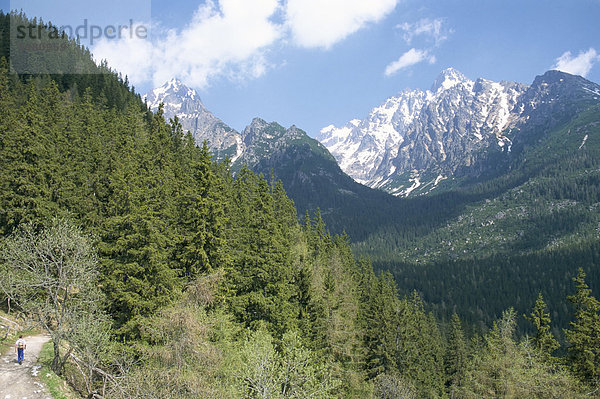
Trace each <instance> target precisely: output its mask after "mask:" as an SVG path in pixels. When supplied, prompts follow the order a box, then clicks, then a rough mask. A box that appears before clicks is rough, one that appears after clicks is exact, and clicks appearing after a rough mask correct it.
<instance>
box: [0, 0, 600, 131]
mask: <svg viewBox="0 0 600 399" xmlns="http://www.w3.org/2000/svg"><path fill="white" fill-rule="evenodd" d="M8 4H9V3H8V2H7V1H6V0H0V7H2V9H3V10H7V9H8V8H9V5H8ZM15 6H16V7H15ZM10 7H12V8H23V9H24V10H25V11H26V12H27V14H28V15H30V16H32V15H39V16H42V17H43V18H44V20H52V21H54V22H56V23H57V24H59V25H60V24H72V25H76V24H79V23H81V21H82V20H83V19H84V18H88V19H89V20H90V21H96V23H98V24H105V25H106V24H109V23H114V24H116V23H126V22H127V21H129V19H133V20H134V21H135V22H136V23H138V24H140V25H144V26H147V27H149V28H151V35H150V38H148V39H146V40H141V39H139V40H133V39H131V38H124V39H122V40H120V41H115V40H109V39H106V38H101V39H98V40H97V41H96V42H95V43H94V44H93V45H92V50H93V52H94V54H95V55H96V56H98V57H102V58H107V59H108V61H109V64H111V65H113V66H114V67H115V68H117V69H119V70H121V71H123V73H126V74H128V76H129V78H130V81H132V82H133V83H134V84H135V86H136V88H137V89H138V91H142V92H144V91H147V90H149V89H150V88H152V87H154V86H157V85H160V84H162V83H163V82H164V81H166V80H168V79H169V78H170V77H179V78H180V79H182V80H183V81H184V83H186V84H188V85H189V86H191V87H194V88H196V89H197V90H198V92H199V93H200V95H201V97H202V99H203V102H204V103H205V105H206V107H207V108H208V109H209V110H211V111H212V112H213V113H214V114H215V115H217V116H218V117H220V118H221V119H223V121H224V122H225V123H227V124H229V125H231V126H232V127H234V128H236V129H238V130H241V129H243V128H244V126H246V125H247V124H249V123H250V121H251V120H252V118H253V117H255V116H259V117H261V118H264V119H266V120H268V121H278V122H279V123H281V124H282V125H284V126H290V125H292V124H295V125H297V126H298V127H300V128H303V129H304V130H306V131H307V132H308V133H309V134H310V135H312V136H314V135H315V134H316V133H317V132H318V131H319V130H320V129H321V128H322V127H324V126H326V125H329V124H335V125H337V126H339V125H343V124H344V123H346V122H347V121H349V120H350V119H353V118H362V117H364V116H366V115H367V114H368V112H369V110H370V109H371V108H372V107H374V106H377V105H379V104H380V103H381V102H383V100H385V98H387V97H389V96H392V95H394V94H396V93H398V92H399V91H401V90H403V89H407V88H412V89H414V88H419V89H428V88H429V87H430V86H431V84H432V82H433V80H434V79H435V77H436V76H437V75H438V74H439V72H440V71H441V70H443V69H445V68H448V67H453V68H456V69H458V70H459V71H461V72H463V73H464V74H465V75H466V76H467V77H469V78H471V79H475V78H477V77H484V78H487V79H491V80H513V81H518V82H522V83H531V81H532V80H533V79H534V78H535V76H536V75H539V74H542V73H543V72H545V71H546V70H548V69H552V68H559V69H563V70H565V71H568V72H573V73H577V74H581V75H584V76H586V77H587V78H588V79H590V80H592V81H594V82H600V65H599V64H600V56H599V54H600V23H599V22H598V21H599V20H600V0H569V1H552V0H548V1H542V0H537V1H533V0H520V1H512V0H502V1H500V0H496V1H491V0H469V1H465V0H460V1H459V0H454V1H453V0H445V1H427V0H425V1H416V0H403V1H399V0H213V1H212V2H205V1H191V0H171V1H168V2H165V1H149V0H143V1H142V0H133V1H129V0H128V1H122V0H121V1H116V0H106V1H103V2H97V3H93V2H81V1H78V2H76V1H72V0H54V1H48V0H20V1H19V0H13V1H11V2H10ZM114 21H116V22H114ZM88 44H89V43H88Z"/></svg>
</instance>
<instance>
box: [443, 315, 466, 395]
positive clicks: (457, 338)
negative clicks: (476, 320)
mask: <svg viewBox="0 0 600 399" xmlns="http://www.w3.org/2000/svg"><path fill="white" fill-rule="evenodd" d="M468 356H469V352H468V349H467V342H466V338H465V333H464V331H463V328H462V324H461V321H460V318H459V317H458V315H457V314H456V313H454V314H452V319H451V321H450V331H449V332H448V347H447V349H446V355H445V358H444V364H445V366H446V376H447V378H448V380H447V382H446V385H447V386H448V388H449V391H450V397H452V398H454V397H457V392H458V391H459V390H460V389H461V387H462V386H463V385H464V383H465V373H466V371H467V361H468Z"/></svg>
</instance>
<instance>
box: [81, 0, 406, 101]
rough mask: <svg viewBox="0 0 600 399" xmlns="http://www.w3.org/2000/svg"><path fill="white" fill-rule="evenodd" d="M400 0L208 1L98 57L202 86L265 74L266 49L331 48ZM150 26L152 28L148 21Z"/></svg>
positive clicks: (100, 46)
mask: <svg viewBox="0 0 600 399" xmlns="http://www.w3.org/2000/svg"><path fill="white" fill-rule="evenodd" d="M399 1H400V0H368V1H365V0H252V1H249V0H207V1H206V2H204V3H203V4H202V5H201V6H199V7H198V9H197V10H196V12H195V13H194V15H193V16H192V17H191V20H190V22H189V23H188V24H187V25H186V26H184V27H183V28H178V29H168V30H167V29H165V28H163V27H161V26H158V25H153V26H152V27H151V28H152V33H153V35H152V40H141V39H137V38H133V39H132V38H123V39H121V40H109V39H107V38H103V39H100V40H99V41H97V43H96V44H95V45H94V46H93V48H92V52H93V54H94V56H95V58H96V60H98V61H99V60H102V59H106V60H107V61H108V63H109V65H110V66H111V67H112V68H114V69H117V70H118V71H120V72H121V73H123V75H128V76H129V80H130V81H131V82H132V83H133V84H136V85H138V84H141V83H147V82H149V81H152V84H153V85H154V86H155V87H156V86H159V85H162V84H163V83H164V82H165V81H167V80H169V79H171V78H173V77H178V78H179V79H181V80H182V81H184V82H185V83H186V84H188V85H190V86H193V87H196V88H199V89H202V88H206V87H207V86H208V85H209V84H210V82H211V81H214V80H215V79H218V78H221V77H224V78H227V79H231V80H233V81H243V80H246V79H253V78H257V77H259V76H262V75H264V74H265V73H266V72H267V71H268V70H269V68H271V67H272V64H271V63H270V62H269V51H270V50H271V49H273V48H276V46H285V45H290V44H291V45H297V46H301V47H307V48H323V49H328V48H330V47H331V46H332V45H334V44H335V43H337V42H339V41H341V40H343V39H345V38H346V37H347V36H348V35H350V34H352V33H354V32H356V31H358V30H360V29H361V28H363V27H365V26H366V25H368V24H369V23H376V22H378V21H380V20H381V19H382V18H384V17H385V16H386V15H388V14H389V13H390V12H392V11H393V10H394V8H395V7H396V5H397V3H398V2H399ZM146 25H149V24H146Z"/></svg>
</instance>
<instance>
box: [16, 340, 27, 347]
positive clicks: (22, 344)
mask: <svg viewBox="0 0 600 399" xmlns="http://www.w3.org/2000/svg"><path fill="white" fill-rule="evenodd" d="M17 348H19V349H25V343H24V342H23V341H19V343H17Z"/></svg>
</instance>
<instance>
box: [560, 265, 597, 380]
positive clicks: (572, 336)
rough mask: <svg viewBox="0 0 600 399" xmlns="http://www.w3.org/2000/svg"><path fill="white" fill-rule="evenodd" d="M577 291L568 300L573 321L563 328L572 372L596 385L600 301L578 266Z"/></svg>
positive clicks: (575, 278) (575, 280)
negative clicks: (593, 293)
mask: <svg viewBox="0 0 600 399" xmlns="http://www.w3.org/2000/svg"><path fill="white" fill-rule="evenodd" d="M573 282H574V283H575V287H576V291H575V294H573V295H571V296H569V297H568V298H567V299H568V300H569V302H571V304H572V305H573V307H574V310H575V313H574V318H575V319H574V320H573V321H571V322H570V323H569V326H570V329H568V330H565V335H566V339H567V342H568V343H569V347H568V348H567V350H568V351H569V357H570V364H571V365H572V368H573V371H574V372H575V373H576V374H577V375H578V376H579V377H580V378H581V379H582V380H583V381H585V382H587V383H590V384H593V385H597V384H598V383H599V382H600V380H599V378H600V314H599V313H598V312H599V310H600V302H599V301H598V300H597V299H596V298H594V297H593V296H592V290H591V289H590V288H589V287H588V285H587V284H586V283H585V273H584V271H583V269H581V268H580V269H579V271H578V273H577V276H576V277H574V278H573Z"/></svg>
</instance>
